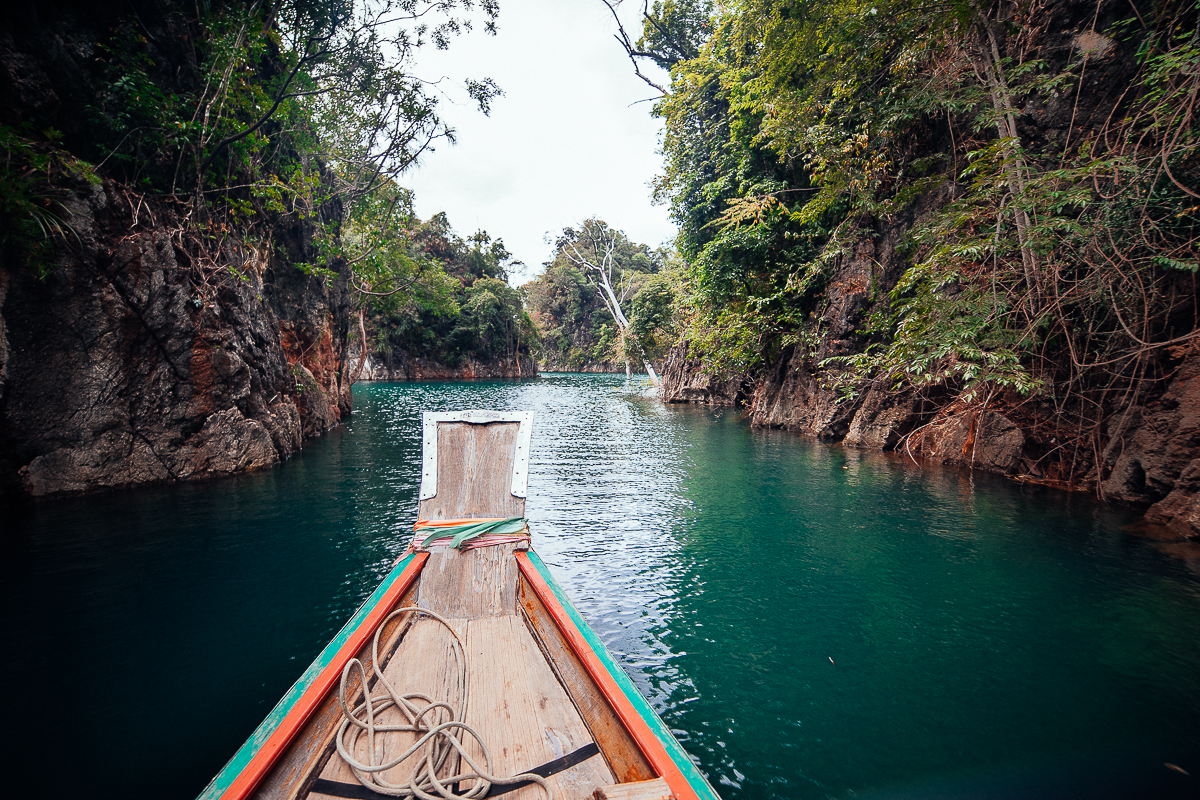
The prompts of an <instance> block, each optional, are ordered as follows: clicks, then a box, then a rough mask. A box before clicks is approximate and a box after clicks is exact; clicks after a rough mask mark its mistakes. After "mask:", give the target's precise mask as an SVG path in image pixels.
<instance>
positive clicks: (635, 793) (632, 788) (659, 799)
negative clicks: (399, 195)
mask: <svg viewBox="0 0 1200 800" xmlns="http://www.w3.org/2000/svg"><path fill="white" fill-rule="evenodd" d="M592 797H593V798H594V800H675V795H673V794H671V787H670V786H667V782H666V781H665V780H663V779H662V778H655V779H654V780H652V781H636V782H634V783H618V784H614V785H612V786H601V787H600V788H598V789H596V791H595V793H594V794H593V795H592Z"/></svg>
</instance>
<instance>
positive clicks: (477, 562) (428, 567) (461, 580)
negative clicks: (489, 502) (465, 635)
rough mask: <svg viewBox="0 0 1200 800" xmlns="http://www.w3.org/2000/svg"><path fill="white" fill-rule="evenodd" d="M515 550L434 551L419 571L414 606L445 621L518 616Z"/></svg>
mask: <svg viewBox="0 0 1200 800" xmlns="http://www.w3.org/2000/svg"><path fill="white" fill-rule="evenodd" d="M522 544H523V543H522ZM517 546H518V545H517V544H516V543H513V544H498V545H493V546H491V547H477V548H474V549H472V550H464V551H460V550H451V549H450V548H448V547H446V548H435V549H434V550H433V551H432V552H430V554H429V560H428V561H427V562H426V563H425V568H424V569H423V570H421V586H420V589H419V590H418V595H417V605H419V606H420V607H421V608H427V609H429V610H430V611H432V612H434V613H435V614H438V615H440V616H443V617H446V618H447V619H480V618H482V617H494V616H500V615H506V614H515V613H517V573H518V571H519V570H518V569H517V561H516V559H514V558H513V550H514V549H515V548H516V547H517Z"/></svg>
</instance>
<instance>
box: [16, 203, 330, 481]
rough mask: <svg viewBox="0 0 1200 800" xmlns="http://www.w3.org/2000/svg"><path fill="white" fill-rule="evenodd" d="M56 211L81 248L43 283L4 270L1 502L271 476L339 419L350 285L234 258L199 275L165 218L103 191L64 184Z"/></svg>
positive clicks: (285, 265)
mask: <svg viewBox="0 0 1200 800" xmlns="http://www.w3.org/2000/svg"><path fill="white" fill-rule="evenodd" d="M64 207H65V208H66V209H67V210H68V211H69V218H68V220H67V221H68V222H69V224H70V226H71V227H72V228H73V230H74V231H75V232H76V233H77V234H78V238H77V239H75V238H74V237H72V240H71V242H70V246H67V245H64V246H62V247H61V248H60V251H59V255H58V258H57V263H56V265H55V267H54V269H53V270H52V271H51V272H50V274H49V275H48V276H47V277H46V278H44V279H43V278H39V277H37V276H36V275H35V274H34V272H33V271H32V270H31V269H29V268H28V265H25V264H21V263H0V453H2V455H0V485H3V487H4V488H5V489H6V491H7V492H9V493H20V494H25V495H32V496H35V497H44V496H48V495H55V494H64V493H74V492H83V491H88V490H93V489H104V488H116V487H125V486H137V485H143V484H149V483H158V482H164V481H175V480H185V479H190V478H199V477H208V476H220V475H228V474H231V473H235V472H241V471H244V470H250V469H257V468H261V467H267V466H271V465H273V464H277V463H279V461H280V460H281V459H285V458H287V457H288V456H290V455H292V454H293V453H295V452H296V451H297V450H299V449H300V447H301V445H302V443H303V442H304V440H305V439H308V438H311V437H313V436H317V435H319V434H321V433H323V432H324V431H326V430H328V429H329V428H330V427H332V426H334V425H336V424H337V423H338V421H339V420H340V419H341V417H342V415H343V414H345V413H347V412H348V411H349V407H350V394H349V387H348V385H347V382H346V381H345V378H344V373H345V354H344V344H343V343H344V342H345V339H346V328H347V324H348V314H349V303H348V296H347V292H346V285H345V279H344V278H342V279H339V280H336V281H332V282H331V283H330V284H329V285H326V284H325V282H324V281H322V280H321V279H318V278H314V277H309V276H306V275H304V274H303V273H301V272H300V271H298V270H296V269H295V268H294V267H292V266H291V265H290V263H289V259H288V253H287V252H286V251H284V252H279V251H278V250H277V249H275V248H255V247H250V246H246V245H236V244H231V245H227V246H225V247H223V248H222V250H221V251H220V252H219V253H218V254H216V262H215V263H206V264H202V263H200V259H199V257H198V254H197V253H196V252H194V251H192V250H191V248H190V247H189V242H188V234H187V231H186V230H185V229H184V228H183V227H181V226H180V225H179V223H178V221H176V220H174V219H173V216H172V214H171V212H170V210H169V209H167V208H164V207H162V206H157V207H156V206H155V205H154V204H153V203H150V202H147V199H146V198H142V197H139V196H138V195H136V194H134V193H132V192H130V191H128V190H127V189H125V188H123V187H121V186H119V185H116V184H113V183H105V184H104V185H101V186H93V185H91V184H86V183H84V184H83V185H80V186H76V187H74V189H73V191H72V192H71V195H70V197H69V198H68V199H67V200H65V201H64ZM290 233H291V234H292V236H291V238H290V242H291V245H292V246H295V247H301V246H302V245H303V243H304V238H305V235H304V232H303V231H301V230H295V231H291V232H290ZM209 255H210V257H211V255H212V254H209ZM229 267H233V268H235V269H236V273H235V272H234V271H231V270H230V269H229ZM239 276H240V277H239Z"/></svg>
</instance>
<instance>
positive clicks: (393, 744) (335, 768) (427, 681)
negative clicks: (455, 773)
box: [310, 618, 469, 798]
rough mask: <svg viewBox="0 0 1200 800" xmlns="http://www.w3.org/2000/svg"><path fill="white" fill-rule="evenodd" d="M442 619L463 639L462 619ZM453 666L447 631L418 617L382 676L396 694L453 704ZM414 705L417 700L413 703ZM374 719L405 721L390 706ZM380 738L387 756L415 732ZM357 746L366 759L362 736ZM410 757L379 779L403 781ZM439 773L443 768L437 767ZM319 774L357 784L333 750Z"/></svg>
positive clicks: (378, 689)
mask: <svg viewBox="0 0 1200 800" xmlns="http://www.w3.org/2000/svg"><path fill="white" fill-rule="evenodd" d="M448 622H450V624H451V626H452V627H453V628H454V630H455V632H456V633H458V635H459V637H460V638H462V640H463V642H466V640H467V637H466V633H467V621H466V620H448ZM468 658H469V656H468ZM457 670H458V667H457V662H456V661H455V659H454V652H453V650H452V645H451V636H450V633H449V632H448V631H447V630H446V629H445V628H444V627H442V625H441V624H440V623H439V622H437V621H436V620H431V619H429V618H424V619H418V620H417V621H416V622H415V623H413V625H412V626H411V627H410V628H409V630H408V632H407V633H406V634H405V635H404V639H403V640H402V641H401V642H400V646H399V647H398V648H397V649H396V651H395V653H394V654H393V655H392V657H391V659H390V660H389V661H388V663H387V666H386V667H385V668H384V670H383V675H384V677H385V678H387V680H388V683H390V684H391V685H392V687H393V688H394V689H395V690H396V691H397V692H399V693H400V694H410V693H420V694H424V695H426V696H427V697H430V698H433V699H434V700H442V701H445V702H449V703H450V704H452V705H454V706H456V707H458V706H461V705H462V698H461V697H460V696H459V695H458V685H457V684H458V674H457ZM384 693H385V692H384V689H383V687H382V686H374V687H373V690H372V692H371V694H372V695H376V696H377V695H382V694H384ZM417 705H418V706H420V705H423V704H422V703H419V702H418V703H417ZM379 719H380V721H381V722H382V723H383V724H405V723H404V717H403V716H402V715H401V714H400V713H399V712H398V711H397V710H396V709H394V708H390V709H388V710H386V711H384V712H383V714H381V715H380V717H379ZM442 719H443V720H444V719H445V717H444V716H443V717H442ZM381 741H382V744H381V745H379V746H380V747H381V748H382V760H390V759H392V758H395V757H396V756H397V755H399V754H400V753H402V752H403V751H404V750H405V749H407V748H408V747H409V746H411V745H412V743H413V742H414V741H416V735H415V734H410V733H403V732H397V733H388V734H384V735H383V736H382V737H381ZM359 744H360V748H359V749H358V751H357V752H355V754H354V755H355V757H356V758H358V759H359V760H360V761H366V737H363V738H362V739H361V740H360V743H359ZM416 757H417V756H414V757H410V758H408V759H406V760H405V761H402V762H401V763H400V764H398V765H396V766H395V767H393V768H392V769H390V770H387V771H386V772H384V773H383V778H384V779H385V780H387V781H389V782H391V783H404V782H407V781H408V779H409V776H410V775H411V774H412V770H413V766H414V759H415V758H416ZM454 766H455V764H453V763H448V764H447V767H448V768H454ZM439 774H440V775H445V774H448V772H447V771H446V770H443V771H442V772H439ZM321 777H322V778H325V779H326V780H330V781H336V782H338V783H348V784H351V785H356V784H358V778H356V777H354V773H353V772H352V771H351V770H350V767H349V766H347V764H346V762H345V761H343V760H342V758H341V757H340V756H339V755H337V753H336V752H335V753H334V754H333V756H332V757H331V758H330V759H329V761H328V762H327V763H326V764H325V768H324V769H323V770H322V771H321ZM310 796H311V797H314V798H316V797H325V795H323V794H320V793H319V792H313V793H311V795H310Z"/></svg>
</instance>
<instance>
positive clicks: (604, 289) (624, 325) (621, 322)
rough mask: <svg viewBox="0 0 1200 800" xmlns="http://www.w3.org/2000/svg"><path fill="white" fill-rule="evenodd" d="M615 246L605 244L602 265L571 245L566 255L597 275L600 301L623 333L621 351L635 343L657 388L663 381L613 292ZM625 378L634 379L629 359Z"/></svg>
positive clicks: (611, 243)
mask: <svg viewBox="0 0 1200 800" xmlns="http://www.w3.org/2000/svg"><path fill="white" fill-rule="evenodd" d="M615 244H616V242H615V241H613V240H609V241H606V242H604V256H603V259H602V261H601V263H600V264H595V263H593V262H592V261H591V260H589V259H588V258H586V257H585V256H584V255H583V254H582V253H580V252H579V250H578V248H576V247H575V245H573V244H572V245H569V247H570V249H571V252H569V253H566V255H567V258H569V259H571V260H572V261H574V262H575V264H576V265H578V266H580V267H582V268H583V269H585V270H588V271H589V272H594V273H595V274H596V276H597V277H596V291H597V293H598V294H599V295H600V299H601V300H603V301H604V306H605V307H606V308H607V309H608V313H610V314H612V317H613V321H614V322H616V323H617V327H618V328H619V329H620V331H621V345H622V346H621V349H622V350H626V348H625V342H627V341H631V342H633V344H634V346H636V347H637V349H638V353H639V354H640V355H641V357H642V365H643V366H645V368H646V374H647V375H649V376H650V380H651V381H653V383H654V385H655V386H661V385H662V381H661V380H659V377H658V373H657V372H655V371H654V366H653V365H651V363H650V359H648V358H646V351H645V349H644V348H643V347H642V343H641V342H639V341H638V339H637V337H636V336H634V335H633V330H632V326H631V325H630V324H629V319H628V318H627V317H626V316H625V313H624V312H623V311H621V301H620V300H619V299H618V298H617V293H616V292H615V291H613V285H612V275H611V273H612V269H613V256H614V255H615V253H614V249H615V248H614V245H615ZM625 377H626V378H632V377H633V370H632V368H631V367H630V365H629V358H628V357H626V359H625Z"/></svg>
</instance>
